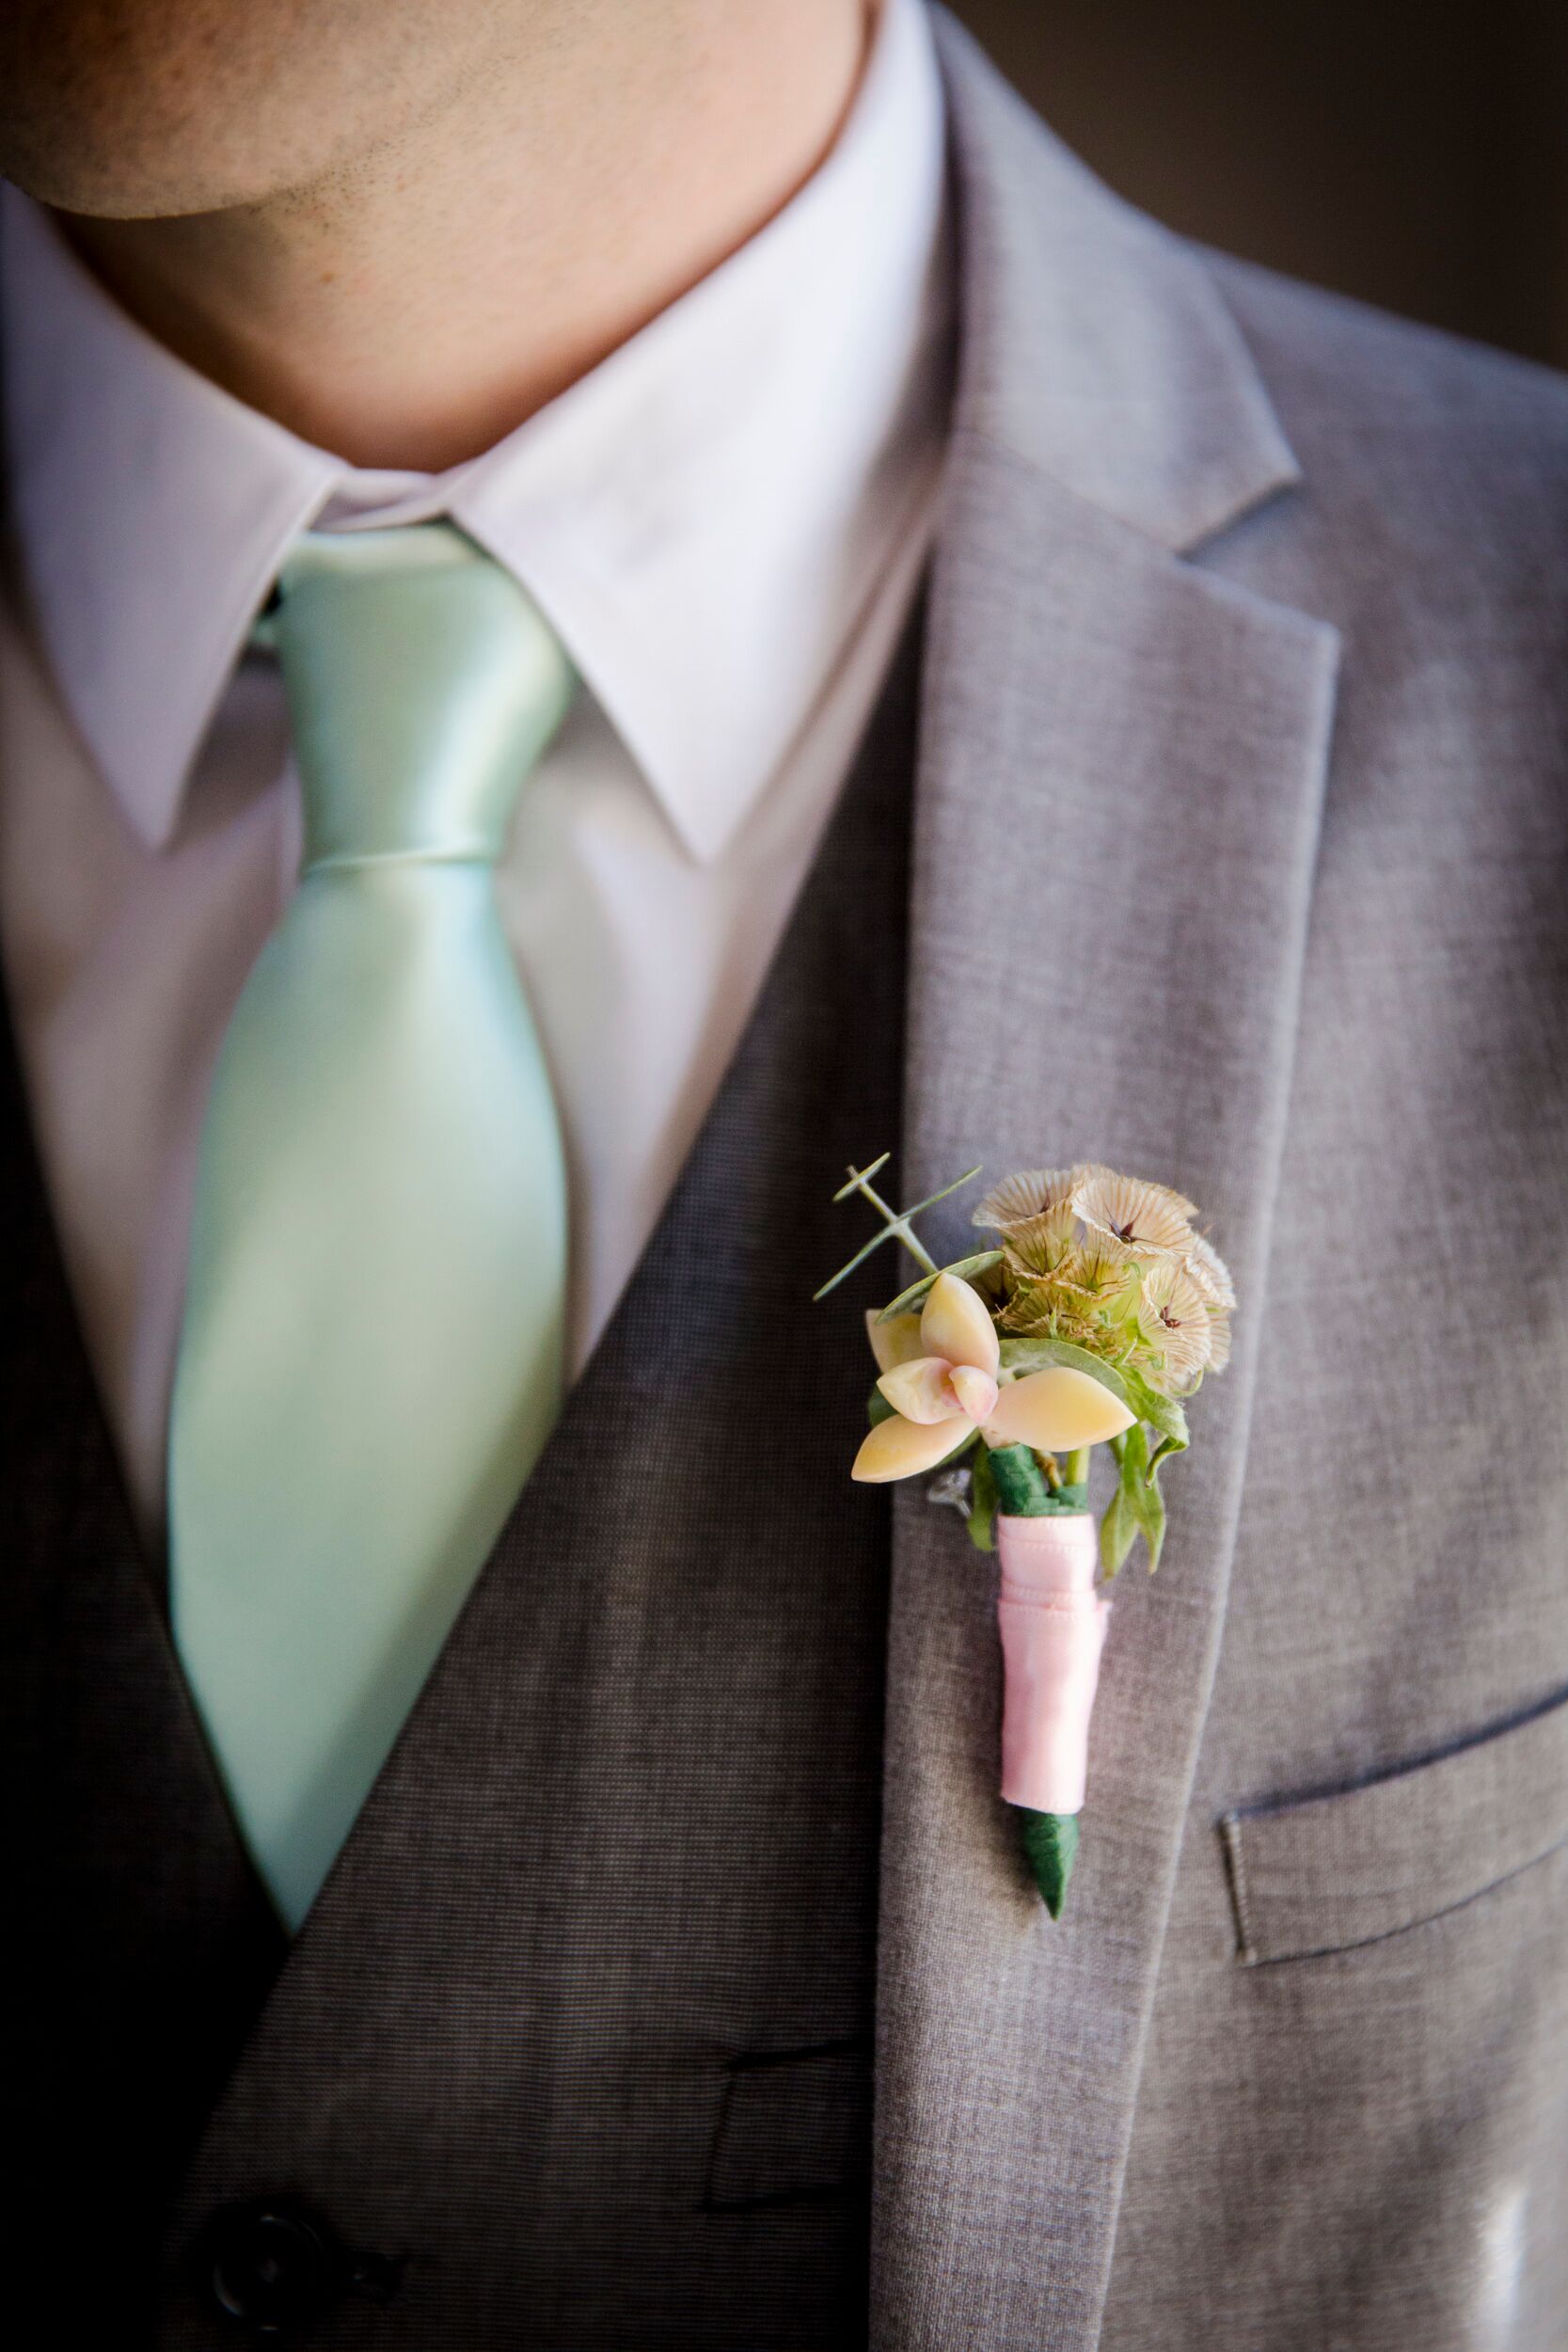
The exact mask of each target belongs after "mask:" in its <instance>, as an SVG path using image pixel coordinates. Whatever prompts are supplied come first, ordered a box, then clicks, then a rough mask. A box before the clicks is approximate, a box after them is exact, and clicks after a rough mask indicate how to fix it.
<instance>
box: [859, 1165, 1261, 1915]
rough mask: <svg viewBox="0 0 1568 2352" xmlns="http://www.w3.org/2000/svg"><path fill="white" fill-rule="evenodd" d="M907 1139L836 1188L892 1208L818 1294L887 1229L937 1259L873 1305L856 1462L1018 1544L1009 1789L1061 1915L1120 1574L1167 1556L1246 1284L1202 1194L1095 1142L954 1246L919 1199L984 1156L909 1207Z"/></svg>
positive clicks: (987, 1214)
mask: <svg viewBox="0 0 1568 2352" xmlns="http://www.w3.org/2000/svg"><path fill="white" fill-rule="evenodd" d="M887 1156H888V1155H887V1154H886V1153H885V1152H884V1153H883V1155H882V1157H881V1159H879V1160H877V1161H874V1162H873V1164H872V1165H871V1167H869V1168H863V1169H862V1168H851V1169H850V1170H849V1181H848V1183H847V1184H845V1185H843V1186H842V1187H841V1189H840V1190H839V1191H838V1192H837V1193H835V1194H834V1196H833V1197H834V1199H835V1200H848V1199H850V1198H851V1197H854V1196H858V1197H860V1198H861V1199H863V1200H866V1201H867V1202H868V1203H869V1204H870V1206H871V1207H872V1208H873V1209H875V1210H876V1212H877V1214H878V1216H879V1218H880V1220H881V1225H880V1230H879V1232H876V1233H874V1234H873V1235H872V1237H871V1239H870V1240H869V1241H868V1242H867V1243H866V1244H865V1247H864V1248H863V1249H860V1250H857V1252H856V1253H855V1255H854V1257H853V1258H851V1259H850V1261H849V1263H848V1264H847V1265H846V1266H842V1267H841V1268H840V1269H839V1271H838V1273H837V1274H835V1275H834V1276H833V1277H832V1280H831V1281H828V1282H824V1284H823V1285H822V1288H821V1289H820V1290H819V1291H818V1292H817V1294H816V1295H817V1297H818V1298H824V1297H826V1296H827V1295H828V1293H829V1292H830V1291H832V1290H835V1289H836V1288H837V1286H838V1284H839V1283H840V1282H842V1281H843V1280H844V1279H845V1277H846V1275H847V1274H850V1273H852V1272H853V1271H854V1269H855V1267H856V1266H858V1265H859V1264H860V1263H862V1261H863V1259H865V1258H867V1257H868V1256H869V1255H870V1253H871V1252H872V1250H874V1249H876V1248H879V1246H880V1244H881V1243H883V1242H884V1241H897V1242H900V1243H901V1244H902V1245H903V1247H904V1248H906V1249H907V1250H908V1251H909V1252H910V1254H911V1257H912V1258H913V1259H914V1260H915V1261H916V1263H917V1264H919V1266H920V1267H921V1269H922V1271H921V1276H920V1279H919V1280H918V1281H916V1282H912V1283H911V1285H910V1287H909V1289H908V1290H905V1291H901V1292H900V1293H899V1295H898V1296H897V1297H896V1298H895V1299H893V1300H892V1301H891V1302H890V1303H889V1305H887V1306H886V1307H884V1308H882V1309H881V1310H880V1311H878V1310H877V1309H875V1308H873V1309H871V1310H870V1311H868V1313H867V1316H866V1328H867V1333H868V1336H869V1338H870V1342H871V1352H872V1354H873V1356H874V1357H875V1358H876V1362H877V1384H876V1386H875V1388H874V1389H873V1390H872V1391H871V1399H870V1406H869V1412H870V1421H871V1427H870V1430H869V1432H868V1434H867V1436H866V1438H865V1439H864V1441H863V1444H862V1446H861V1449H860V1452H859V1453H858V1454H857V1455H856V1456H855V1461H854V1466H853V1469H852V1470H851V1472H850V1475H851V1477H854V1478H857V1479H861V1480H863V1481H870V1482H872V1483H876V1484H880V1483H882V1482H884V1481H887V1480H891V1479H898V1478H914V1477H918V1476H920V1475H921V1474H922V1473H924V1472H933V1473H935V1474H936V1475H935V1479H934V1483H933V1485H932V1486H931V1487H930V1488H929V1489H928V1499H929V1500H930V1501H932V1502H939V1503H948V1504H952V1505H955V1506H956V1507H957V1508H958V1510H960V1511H961V1512H962V1513H963V1516H964V1518H965V1519H966V1521H967V1523H968V1529H969V1534H970V1537H971V1539H972V1541H973V1542H974V1544H975V1545H976V1547H977V1548H978V1549H980V1550H982V1551H986V1552H991V1551H994V1552H995V1553H996V1555H997V1557H998V1561H999V1565H1000V1570H1001V1575H1000V1581H999V1585H998V1593H997V1623H998V1628H999V1631H1000V1634H1001V1644H1002V1665H1003V1711H1002V1795H1003V1797H1004V1798H1005V1799H1006V1802H1007V1803H1008V1804H1011V1805H1014V1806H1016V1807H1017V1808H1018V1811H1019V1815H1020V1821H1021V1828H1022V1840H1023V1847H1024V1851H1025V1853H1026V1854H1027V1856H1028V1859H1029V1863H1030V1867H1031V1868H1032V1870H1033V1872H1034V1876H1035V1882H1036V1883H1037V1886H1038V1888H1039V1890H1040V1894H1041V1896H1042V1897H1043V1899H1044V1901H1045V1904H1046V1908H1047V1909H1048V1910H1049V1912H1050V1914H1051V1916H1052V1917H1053V1919H1058V1918H1060V1916H1061V1914H1062V1905H1063V1901H1064V1899H1065V1898H1066V1894H1067V1884H1068V1880H1069V1876H1070V1875H1071V1871H1072V1865H1073V1861H1074V1858H1075V1856H1076V1854H1077V1851H1078V1815H1079V1813H1080V1812H1081V1811H1082V1809H1083V1804H1084V1798H1085V1775H1086V1770H1087V1756H1088V1733H1089V1716H1090V1711H1091V1709H1092V1708H1093V1705H1094V1695H1095V1690H1096V1686H1097V1684H1098V1682H1099V1678H1100V1654H1101V1649H1102V1647H1103V1645H1104V1641H1105V1630H1106V1626H1107V1623H1108V1621H1109V1618H1110V1610H1111V1605H1110V1602H1109V1600H1108V1599H1107V1598H1106V1597H1105V1593H1104V1590H1103V1586H1104V1585H1107V1584H1109V1582H1110V1581H1111V1580H1112V1578H1113V1577H1114V1576H1115V1575H1116V1573H1117V1569H1118V1568H1119V1567H1120V1566H1121V1565H1122V1563H1123V1562H1124V1561H1125V1559H1126V1558H1127V1555H1128V1553H1129V1552H1130V1551H1131V1550H1132V1547H1133V1545H1134V1544H1135V1543H1136V1542H1138V1541H1139V1539H1140V1538H1141V1539H1142V1541H1143V1544H1144V1547H1145V1549H1146V1551H1147V1553H1148V1565H1149V1568H1150V1571H1152V1570H1153V1569H1155V1568H1156V1567H1158V1565H1159V1563H1160V1550H1161V1547H1162V1545H1163V1543H1164V1532H1165V1504H1164V1496H1163V1495H1162V1493H1161V1491H1160V1472H1161V1470H1162V1468H1163V1466H1164V1463H1165V1462H1167V1461H1168V1460H1169V1459H1170V1457H1171V1455H1172V1454H1180V1453H1182V1452H1183V1451H1184V1450H1185V1448H1186V1445H1187V1442H1188V1437H1187V1416H1186V1412H1185V1410H1184V1406H1185V1403H1186V1401H1187V1400H1188V1399H1190V1398H1191V1397H1192V1395H1193V1394H1194V1392H1195V1391H1196V1389H1197V1387H1198V1385H1199V1383H1200V1382H1201V1381H1202V1379H1203V1377H1204V1375H1205V1374H1207V1373H1211V1372H1221V1371H1223V1370H1224V1368H1225V1365H1226V1363H1227V1360H1228V1358H1229V1354H1230V1317H1231V1314H1232V1312H1233V1311H1234V1310H1235V1306H1236V1293H1235V1289H1234V1287H1233V1285H1232V1283H1231V1279H1230V1277H1229V1274H1228V1273H1227V1270H1226V1266H1225V1262H1224V1260H1223V1259H1222V1258H1221V1257H1220V1255H1219V1253H1218V1251H1217V1250H1215V1249H1214V1248H1213V1247H1212V1244H1211V1243H1210V1242H1209V1241H1208V1240H1207V1239H1206V1238H1205V1237H1204V1235H1203V1234H1201V1233H1200V1232H1198V1231H1197V1230H1196V1226H1195V1225H1194V1223H1193V1219H1194V1218H1195V1217H1196V1215H1197V1210H1196V1207H1195V1205H1194V1203H1193V1202H1192V1201H1190V1200H1183V1199H1182V1197H1181V1195H1180V1193H1178V1192H1172V1191H1170V1190H1169V1189H1168V1188H1167V1187H1166V1186H1165V1185H1164V1184H1150V1183H1148V1182H1147V1181H1146V1180H1145V1179H1144V1178H1142V1177H1137V1176H1118V1175H1117V1173H1116V1172H1115V1170H1114V1169H1112V1168H1101V1167H1099V1166H1097V1165H1093V1164H1086V1165H1085V1166H1082V1167H1078V1168H1033V1169H1030V1170H1029V1171H1027V1172H1026V1173H1025V1174H1023V1175H1021V1176H1009V1177H1007V1178H1006V1180H1005V1182H1004V1183H1002V1184H998V1185H996V1186H995V1188H994V1189H993V1190H992V1191H991V1192H990V1193H988V1194H987V1196H986V1198H985V1199H984V1200H982V1201H981V1203H980V1205H979V1207H978V1208H977V1209H976V1210H975V1211H974V1223H975V1224H976V1225H977V1226H979V1227H981V1228H982V1229H983V1230H984V1231H986V1232H989V1233H990V1234H991V1235H992V1236H994V1239H993V1242H992V1244H991V1246H990V1247H989V1248H984V1249H981V1250H978V1251H976V1252H975V1253H974V1255H972V1256H970V1257H966V1258H959V1259H958V1260H957V1261H955V1263H952V1264H951V1265H945V1266H939V1265H938V1264H937V1263H935V1261H934V1260H933V1259H932V1258H931V1256H930V1255H929V1253H928V1252H927V1248H926V1247H925V1245H924V1243H923V1242H922V1241H921V1240H920V1238H919V1236H918V1234H917V1233H916V1232H915V1231H914V1227H913V1223H912V1220H913V1219H914V1218H915V1217H916V1216H920V1215H921V1214H922V1212H923V1211H925V1210H927V1209H929V1208H933V1207H934V1206H935V1205H936V1203H937V1202H938V1201H939V1200H946V1199H947V1197H948V1195H949V1194H950V1193H955V1192H957V1191H958V1190H959V1189H960V1188H961V1187H962V1186H963V1185H964V1184H972V1183H973V1182H974V1178H975V1177H976V1176H978V1175H979V1173H980V1170H979V1169H978V1168H971V1169H970V1171H969V1173H968V1174H967V1175H966V1176H960V1177H959V1178H958V1182H957V1183H956V1184H948V1185H945V1186H944V1187H943V1189H942V1191H941V1192H936V1193H932V1194H931V1195H930V1197H929V1199H928V1200H921V1201H917V1202H916V1204H915V1206H914V1207H913V1208H911V1209H902V1210H895V1209H892V1208H890V1207H889V1206H888V1204H887V1202H886V1201H885V1200H883V1199H882V1198H881V1196H880V1194H879V1193H878V1192H877V1190H876V1189H875V1187H874V1185H873V1184H872V1181H871V1180H872V1179H873V1177H875V1176H877V1175H878V1174H879V1172H880V1170H881V1169H882V1168H883V1167H884V1166H885V1165H886V1161H887ZM1098 1445H1106V1446H1109V1448H1110V1451H1111V1454H1112V1456H1113V1458H1114V1461H1115V1466H1116V1483H1115V1486H1114V1488H1113V1490H1112V1492H1111V1495H1110V1499H1109V1501H1108V1502H1107V1504H1106V1506H1105V1509H1104V1512H1103V1516H1102V1517H1101V1520H1100V1527H1099V1536H1098V1540H1097V1538H1096V1533H1095V1520H1094V1517H1093V1514H1092V1512H1091V1509H1090V1505H1089V1486H1090V1457H1091V1454H1092V1453H1093V1450H1094V1448H1095V1447H1096V1446H1098Z"/></svg>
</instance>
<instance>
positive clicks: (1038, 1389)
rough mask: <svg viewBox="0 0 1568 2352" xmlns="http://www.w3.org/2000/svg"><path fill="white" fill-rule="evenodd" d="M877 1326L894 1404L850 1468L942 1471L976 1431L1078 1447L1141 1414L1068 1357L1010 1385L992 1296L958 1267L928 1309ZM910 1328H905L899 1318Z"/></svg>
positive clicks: (997, 1440)
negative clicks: (1003, 1375) (1004, 1377)
mask: <svg viewBox="0 0 1568 2352" xmlns="http://www.w3.org/2000/svg"><path fill="white" fill-rule="evenodd" d="M914 1321H915V1318H914V1317H913V1316H912V1315H911V1316H896V1317H895V1318H894V1320H893V1322H892V1323H887V1324H881V1325H878V1324H875V1323H873V1324H871V1325H870V1326H869V1328H870V1330H871V1334H872V1342H871V1343H872V1347H873V1350H874V1351H875V1353H876V1356H877V1360H878V1362H879V1364H880V1365H881V1366H882V1371H881V1376H880V1378H879V1380H878V1383H877V1386H878V1388H879V1390H880V1391H881V1392H882V1394H883V1396H884V1397H885V1398H886V1399H887V1401H888V1403H889V1404H890V1405H891V1406H893V1408H894V1409H893V1412H892V1413H891V1414H890V1415H889V1417H888V1418H887V1419H886V1420H885V1421H879V1422H878V1423H877V1424H876V1426H875V1428H873V1429H872V1430H871V1431H870V1432H869V1433H868V1435H867V1436H866V1438H865V1440H864V1442H863V1445H862V1447H861V1450H860V1452H859V1454H857V1455H856V1457H855V1465H854V1470H853V1471H852V1473H851V1475H852V1476H853V1477H855V1478H857V1479H859V1480H861V1481H862V1483H863V1484H872V1485H881V1484H884V1483H885V1482H887V1481H889V1480H892V1479H897V1478H913V1477H915V1476H917V1475H918V1474H919V1472H920V1471H922V1470H934V1469H935V1468H936V1466H937V1464H938V1463H939V1462H942V1461H944V1460H945V1459H946V1457H947V1456H948V1454H952V1453H953V1452H955V1451H956V1449H957V1448H958V1446H960V1445H962V1444H963V1443H964V1442H965V1440H966V1439H967V1438H971V1437H973V1436H974V1432H975V1431H976V1430H979V1431H981V1432H982V1433H983V1435H984V1437H985V1440H986V1443H987V1444H988V1445H990V1446H1008V1445H1030V1446H1035V1447H1037V1448H1038V1449H1039V1450H1040V1451H1042V1452H1049V1453H1056V1452H1071V1451H1073V1450H1074V1449H1075V1448H1077V1447H1079V1446H1085V1445H1098V1444H1099V1443H1101V1440H1102V1439H1104V1438H1114V1437H1117V1436H1119V1434H1120V1433H1121V1431H1122V1430H1124V1429H1127V1428H1130V1427H1131V1425H1132V1415H1131V1413H1129V1412H1128V1410H1127V1408H1126V1406H1123V1405H1122V1404H1121V1403H1120V1402H1119V1401H1118V1399H1117V1398H1116V1397H1114V1396H1113V1395H1112V1394H1111V1391H1109V1390H1108V1389H1107V1388H1105V1387H1103V1386H1102V1385H1101V1382H1100V1381H1098V1380H1095V1379H1092V1378H1091V1377H1090V1376H1089V1375H1088V1374H1087V1373H1083V1372H1077V1371H1074V1370H1072V1369H1071V1368H1070V1367H1069V1366H1066V1365H1053V1366H1052V1367H1051V1368H1050V1369H1049V1370H1047V1371H1045V1372H1036V1373H1030V1374H1029V1375H1026V1377H1025V1378H1023V1379H1022V1380H1014V1381H1010V1382H1008V1383H1007V1384H1006V1386H1004V1385H1002V1384H1001V1382H1000V1379H999V1375H1000V1371H1001V1348H1000V1344H999V1343H998V1340H997V1336H996V1327H995V1325H994V1324H993V1323H992V1321H991V1318H990V1311H989V1310H988V1309H987V1307H986V1304H985V1301H984V1300H983V1299H982V1298H981V1297H980V1295H979V1294H978V1292H977V1291H975V1290H974V1289H973V1288H972V1287H971V1285H970V1284H969V1283H967V1282H965V1281H962V1280H960V1279H958V1277H957V1276H956V1275H952V1274H939V1275H938V1276H937V1279H936V1280H935V1281H934V1282H933V1283H932V1285H931V1287H930V1289H929V1291H928V1292H927V1295H926V1304H925V1306H924V1308H923V1309H922V1311H921V1313H920V1316H919V1327H918V1350H919V1352H918V1353H915V1352H911V1351H912V1349H913V1346H914V1341H915V1335H914V1334H911V1332H910V1330H909V1329H908V1328H907V1327H908V1326H909V1325H911V1324H912V1323H914ZM899 1325H903V1326H905V1328H904V1329H902V1330H899V1329H897V1326H899Z"/></svg>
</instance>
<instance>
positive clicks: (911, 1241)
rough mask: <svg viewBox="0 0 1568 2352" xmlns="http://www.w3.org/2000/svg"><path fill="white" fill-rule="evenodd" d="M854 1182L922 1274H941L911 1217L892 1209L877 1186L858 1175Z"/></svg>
mask: <svg viewBox="0 0 1568 2352" xmlns="http://www.w3.org/2000/svg"><path fill="white" fill-rule="evenodd" d="M853 1181H854V1186H855V1190H856V1191H857V1192H859V1193H862V1194H863V1196H864V1197H865V1199H866V1200H869V1201H870V1203H871V1205H872V1207H873V1208H874V1209H875V1210H876V1211H877V1214H878V1215H879V1216H880V1217H881V1218H882V1219H883V1220H884V1222H885V1224H886V1226H887V1230H888V1232H890V1233H893V1234H895V1235H896V1237H897V1238H898V1240H899V1241H901V1242H902V1243H903V1245H904V1247H905V1248H906V1249H907V1250H908V1251H909V1253H910V1255H911V1258H912V1259H913V1260H914V1262H915V1263H916V1265H917V1266H919V1267H920V1269H921V1271H922V1273H925V1274H937V1273H940V1271H941V1268H940V1267H939V1266H938V1264H937V1262H936V1260H935V1259H934V1258H933V1257H932V1256H931V1254H930V1251H929V1250H928V1249H927V1248H926V1246H925V1244H924V1243H923V1242H922V1240H921V1239H920V1236H919V1234H918V1233H916V1232H915V1231H914V1228H913V1227H912V1226H911V1223H910V1221H909V1217H908V1216H899V1214H898V1212H897V1210H896V1209H890V1208H889V1207H888V1204H887V1202H886V1201H885V1200H883V1199H882V1196H881V1194H880V1193H879V1191H878V1190H877V1189H876V1186H875V1185H873V1184H867V1183H866V1181H865V1178H864V1177H863V1176H860V1175H857V1176H856V1177H855V1178H854V1180H853Z"/></svg>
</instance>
